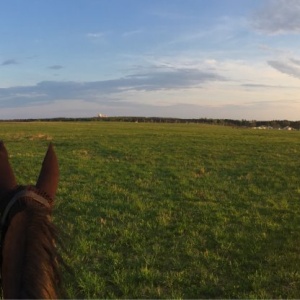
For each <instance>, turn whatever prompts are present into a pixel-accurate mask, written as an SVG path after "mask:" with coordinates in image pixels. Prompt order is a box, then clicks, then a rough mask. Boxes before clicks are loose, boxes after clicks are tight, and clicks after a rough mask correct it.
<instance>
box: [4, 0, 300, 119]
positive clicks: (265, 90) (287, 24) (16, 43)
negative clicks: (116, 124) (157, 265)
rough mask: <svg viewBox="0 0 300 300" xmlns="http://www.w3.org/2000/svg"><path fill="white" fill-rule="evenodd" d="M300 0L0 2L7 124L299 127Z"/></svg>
mask: <svg viewBox="0 0 300 300" xmlns="http://www.w3.org/2000/svg"><path fill="white" fill-rule="evenodd" d="M299 16H300V1H299V0H26V1H25V0H0V119H17V118H52V117H94V116H97V115H98V114H99V113H101V114H106V115H108V116H145V117H151V116H156V117H178V118H216V119H217V118H221V119H225V118H229V119H247V120H278V119H288V120H300V97H299V95H300V18H299Z"/></svg>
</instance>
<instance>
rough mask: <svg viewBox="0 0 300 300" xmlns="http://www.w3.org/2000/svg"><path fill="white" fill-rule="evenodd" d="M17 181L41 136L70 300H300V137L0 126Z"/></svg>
mask: <svg viewBox="0 0 300 300" xmlns="http://www.w3.org/2000/svg"><path fill="white" fill-rule="evenodd" d="M0 138H1V139H3V140H4V141H5V143H6V146H7V148H8V150H9V153H10V155H11V162H12V164H13V166H14V169H15V172H16V175H17V178H18V180H19V182H20V183H22V184H25V183H34V182H35V180H36V177H37V175H38V172H39V169H40V164H41V161H42V159H43V156H44V153H45V151H46V146H47V144H48V143H49V141H50V140H52V141H53V143H54V145H55V148H56V151H57V154H58V157H59V162H60V170H61V179H60V186H59V191H58V195H57V201H56V209H55V212H54V221H55V223H56V224H57V226H58V227H59V228H60V229H61V230H62V231H63V232H64V234H63V235H62V236H63V237H64V243H65V247H66V249H67V254H65V260H66V262H67V263H68V264H69V265H70V267H71V268H72V269H73V270H74V274H72V273H68V272H65V275H64V277H65V286H66V288H67V290H68V292H69V295H70V297H72V298H95V297H96V298H299V297H300V271H299V270H300V256H299V245H300V133H299V132H283V131H254V130H250V129H249V130H247V129H235V128H229V127H217V126H215V127H214V126H207V125H192V124H181V125H179V124H141V123H139V124H129V123H100V122H95V123H93V122H88V123H3V124H0Z"/></svg>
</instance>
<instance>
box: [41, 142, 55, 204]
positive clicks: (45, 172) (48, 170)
mask: <svg viewBox="0 0 300 300" xmlns="http://www.w3.org/2000/svg"><path fill="white" fill-rule="evenodd" d="M58 179H59V169H58V161H57V157H56V154H55V151H54V149H53V145H52V143H50V145H49V147H48V151H47V153H46V155H45V158H44V161H43V165H42V169H41V172H40V175H39V178H38V180H37V183H36V187H37V188H38V189H39V190H41V191H43V192H45V193H46V194H47V195H48V196H50V197H51V198H52V199H54V197H55V194H56V190H57V186H58Z"/></svg>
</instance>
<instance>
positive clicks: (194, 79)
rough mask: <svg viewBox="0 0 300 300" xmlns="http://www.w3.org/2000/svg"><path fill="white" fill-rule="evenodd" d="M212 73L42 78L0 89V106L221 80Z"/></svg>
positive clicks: (168, 71)
mask: <svg viewBox="0 0 300 300" xmlns="http://www.w3.org/2000/svg"><path fill="white" fill-rule="evenodd" d="M224 80H225V78H224V77H222V76H220V75H218V74H217V73H214V72H209V71H203V70H198V69H168V68H165V69H163V70H162V69H157V70H155V69H153V70H152V71H149V72H145V73H137V74H132V75H129V76H126V77H122V78H117V79H113V80H103V81H94V82H75V81H68V82H65V81H43V82H39V83H37V84H36V85H33V86H25V87H24V86H15V87H10V88H0V107H8V106H10V107H14V106H26V105H28V104H31V103H37V102H38V103H48V102H51V101H57V100H67V99H72V100H74V99H83V100H85V101H99V99H101V98H105V97H107V96H110V95H113V94H118V93H122V92H126V91H150V92H151V91H159V90H164V91H165V90H178V89H188V88H192V87H201V86H203V85H204V84H206V83H208V82H214V81H224Z"/></svg>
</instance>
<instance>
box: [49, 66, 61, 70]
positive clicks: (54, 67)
mask: <svg viewBox="0 0 300 300" xmlns="http://www.w3.org/2000/svg"><path fill="white" fill-rule="evenodd" d="M63 68H64V67H63V66H62V65H53V66H49V67H48V69H51V70H60V69H63Z"/></svg>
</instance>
